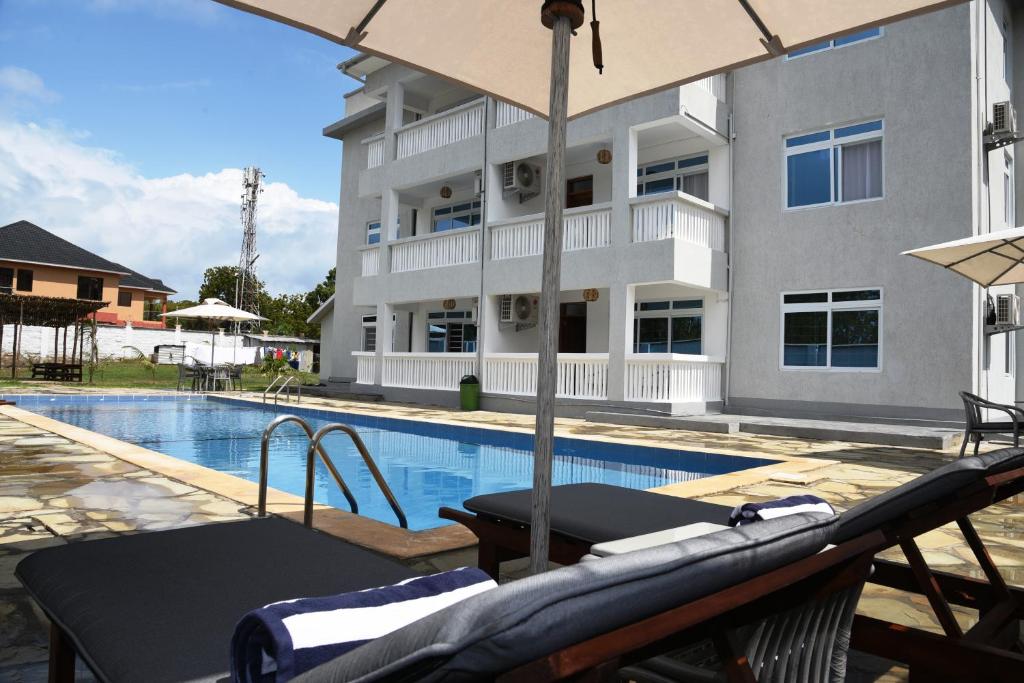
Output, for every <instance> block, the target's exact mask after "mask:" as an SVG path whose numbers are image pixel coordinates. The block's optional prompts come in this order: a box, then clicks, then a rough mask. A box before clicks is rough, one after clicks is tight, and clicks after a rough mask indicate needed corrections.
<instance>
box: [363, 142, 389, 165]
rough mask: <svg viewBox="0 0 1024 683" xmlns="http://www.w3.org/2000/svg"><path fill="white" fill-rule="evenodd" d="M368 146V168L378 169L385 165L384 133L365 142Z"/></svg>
mask: <svg viewBox="0 0 1024 683" xmlns="http://www.w3.org/2000/svg"><path fill="white" fill-rule="evenodd" d="M363 144H364V145H366V168H377V167H378V166H381V165H383V163H384V133H380V134H379V135H374V136H373V137H372V138H366V139H365V140H363Z"/></svg>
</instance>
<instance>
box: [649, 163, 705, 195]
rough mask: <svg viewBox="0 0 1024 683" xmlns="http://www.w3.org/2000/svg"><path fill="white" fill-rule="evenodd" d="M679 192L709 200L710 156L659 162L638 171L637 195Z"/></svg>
mask: <svg viewBox="0 0 1024 683" xmlns="http://www.w3.org/2000/svg"><path fill="white" fill-rule="evenodd" d="M673 190H678V191H679V192H685V193H686V194H689V195H693V196H694V197H697V198H698V199H703V200H704V201H707V199H708V155H707V154H698V155H696V156H688V157H684V158H682V159H675V160H673V161H659V162H657V163H654V164H649V165H647V166H643V167H640V168H638V169H637V170H636V194H637V196H638V197H642V196H643V195H647V194H656V193H658V192H672V191H673Z"/></svg>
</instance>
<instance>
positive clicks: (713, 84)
mask: <svg viewBox="0 0 1024 683" xmlns="http://www.w3.org/2000/svg"><path fill="white" fill-rule="evenodd" d="M696 83H697V85H699V86H700V87H701V88H704V89H705V90H707V91H708V92H709V93H711V94H712V95H714V96H715V97H717V98H718V99H720V100H721V101H722V102H725V74H715V75H714V76H708V77H707V78H702V79H700V80H699V81H697V82H696Z"/></svg>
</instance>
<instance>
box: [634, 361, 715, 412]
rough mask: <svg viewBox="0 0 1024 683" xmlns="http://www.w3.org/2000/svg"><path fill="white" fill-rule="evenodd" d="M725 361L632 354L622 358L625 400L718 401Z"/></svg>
mask: <svg viewBox="0 0 1024 683" xmlns="http://www.w3.org/2000/svg"><path fill="white" fill-rule="evenodd" d="M724 363H725V361H723V360H722V359H717V358H709V357H707V356H687V355H681V354H676V353H657V354H654V353H644V354H634V355H630V356H628V357H627V358H626V391H625V398H626V400H627V401H636V402H640V403H648V402H654V403H691V402H704V401H721V400H722V366H723V365H724Z"/></svg>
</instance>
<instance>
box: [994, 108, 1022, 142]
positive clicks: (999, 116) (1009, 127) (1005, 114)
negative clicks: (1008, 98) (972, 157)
mask: <svg viewBox="0 0 1024 683" xmlns="http://www.w3.org/2000/svg"><path fill="white" fill-rule="evenodd" d="M1016 132H1017V110H1015V109H1014V108H1013V105H1012V104H1011V103H1009V102H996V103H995V104H993V105H992V135H1013V134H1014V133H1016Z"/></svg>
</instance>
